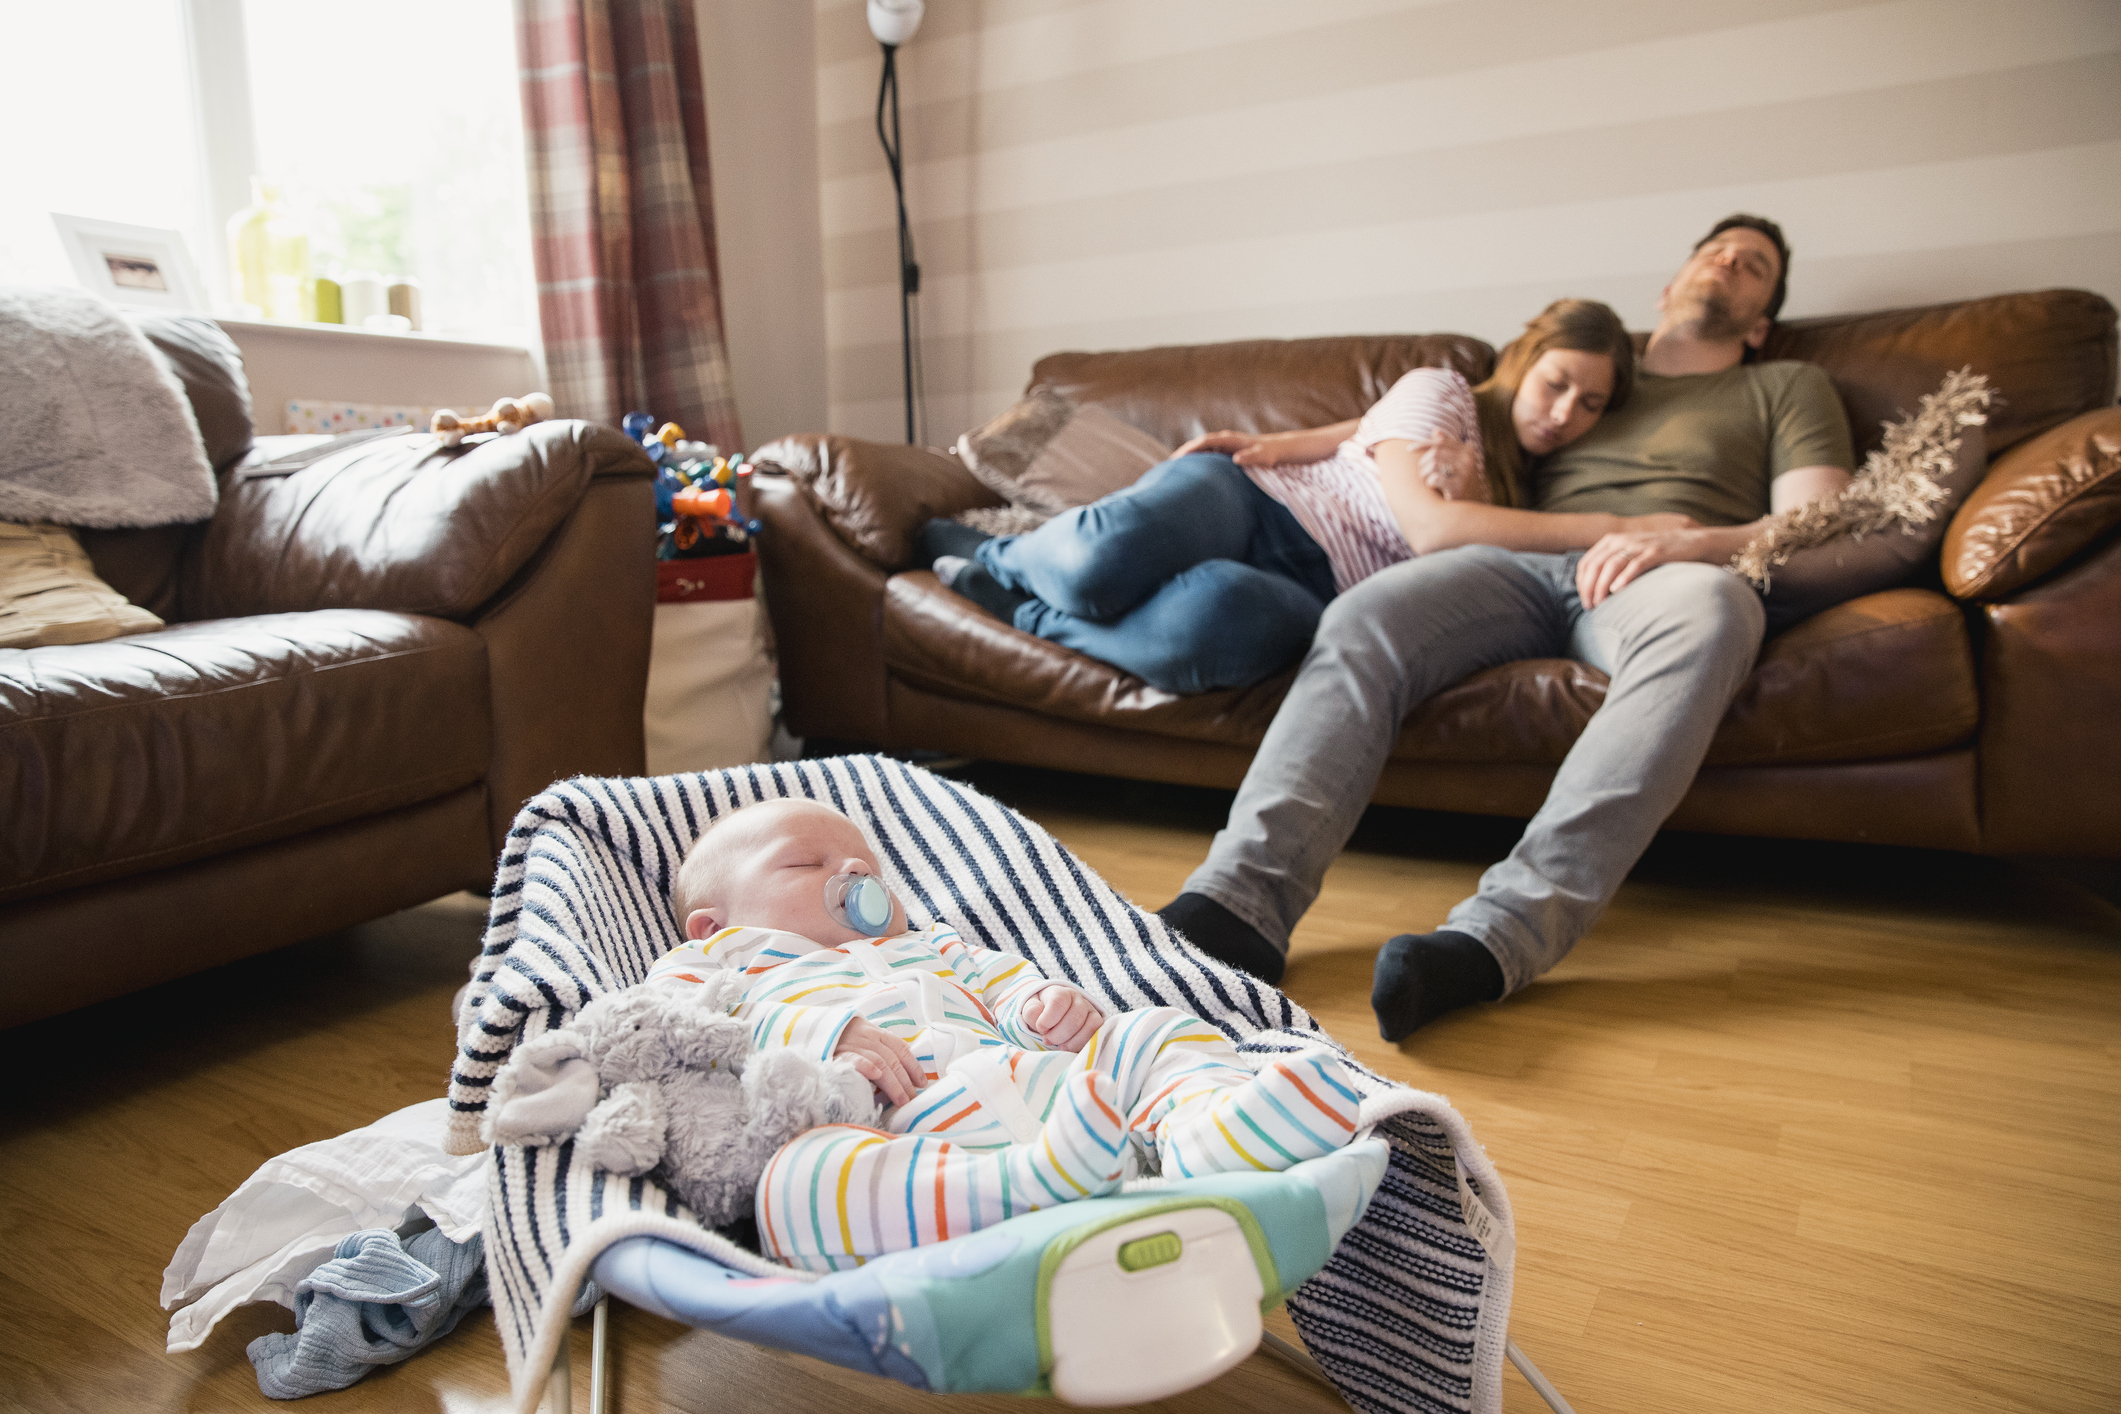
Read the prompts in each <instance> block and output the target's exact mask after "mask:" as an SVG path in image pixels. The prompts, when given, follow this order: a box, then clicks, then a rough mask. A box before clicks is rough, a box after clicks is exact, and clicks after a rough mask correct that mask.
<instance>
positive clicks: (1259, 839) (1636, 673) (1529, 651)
mask: <svg viewBox="0 0 2121 1414" xmlns="http://www.w3.org/2000/svg"><path fill="white" fill-rule="evenodd" d="M1579 558H1580V556H1579V555H1576V554H1568V555H1535V554H1524V553H1519V552H1515V551H1510V550H1498V549H1495V548H1493V547H1491V546H1485V545H1468V546H1463V547H1461V548H1459V549H1456V550H1446V551H1442V552H1440V553H1437V554H1433V555H1422V556H1418V557H1416V558H1415V559H1412V560H1409V561H1406V562H1404V563H1402V564H1398V565H1394V566H1393V567H1392V568H1390V569H1388V570H1384V571H1382V572H1381V573H1378V574H1375V575H1372V576H1371V577H1370V578H1368V579H1366V580H1364V581H1363V582H1362V583H1361V584H1359V585H1357V586H1355V587H1354V588H1353V589H1351V590H1349V591H1348V592H1347V593H1345V594H1343V595H1341V596H1340V597H1339V598H1337V599H1335V600H1334V601H1333V602H1332V604H1331V605H1329V606H1328V607H1327V609H1326V614H1325V617H1324V618H1323V619H1322V620H1321V621H1320V623H1319V626H1318V636H1317V638H1316V639H1315V640H1313V642H1312V645H1311V651H1310V653H1309V654H1308V656H1306V657H1305V659H1304V663H1303V670H1302V671H1301V672H1300V673H1298V675H1297V678H1296V682H1295V684H1294V685H1293V686H1292V687H1291V688H1290V689H1289V695H1288V698H1287V699H1286V700H1285V701H1284V702H1283V703H1282V706H1281V710H1280V711H1279V712H1278V713H1276V714H1275V717H1274V722H1273V725H1272V726H1270V727H1269V728H1268V729H1267V736H1266V740H1264V741H1263V742H1261V743H1260V748H1259V754H1258V755H1257V756H1256V757H1254V758H1253V761H1252V767H1251V769H1250V770H1249V771H1247V772H1246V773H1245V781H1244V785H1243V786H1241V787H1240V788H1239V790H1238V793H1237V800H1236V802H1235V803H1234V804H1233V805H1232V806H1231V808H1230V821H1229V824H1228V825H1227V826H1225V827H1224V828H1223V829H1222V831H1220V832H1219V833H1218V834H1217V835H1216V836H1215V843H1214V846H1213V847H1212V848H1211V849H1210V850H1209V851H1208V858H1207V860H1206V862H1205V863H1203V864H1202V865H1201V866H1200V868H1199V869H1197V870H1195V871H1194V873H1193V877H1192V878H1190V879H1188V880H1187V881H1186V888H1187V890H1188V891H1190V892H1193V893H1200V894H1206V895H1207V896H1208V897H1210V898H1212V899H1214V900H1215V901H1216V902H1218V903H1220V904H1222V905H1223V907H1225V908H1227V909H1229V910H1230V911H1231V912H1232V913H1235V914H1236V915H1237V916H1238V917H1240V918H1242V919H1244V920H1245V921H1246V922H1247V923H1250V924H1251V925H1252V926H1253V927H1254V928H1257V929H1258V930H1259V931H1260V933H1261V934H1262V935H1263V936H1264V937H1266V939H1267V940H1268V941H1269V942H1271V943H1273V944H1274V945H1275V946H1277V947H1279V948H1282V949H1283V950H1285V951H1286V950H1287V948H1288V946H1289V933H1290V930H1291V929H1293V928H1294V927H1295V926H1296V921H1297V920H1298V919H1299V918H1301V917H1303V915H1304V910H1305V909H1307V908H1309V907H1310V906H1311V901H1312V900H1313V899H1315V898H1316V897H1318V889H1319V885H1320V883H1321V882H1322V881H1323V880H1324V878H1325V874H1326V869H1327V867H1328V866H1329V865H1331V864H1332V862H1333V859H1334V856H1336V855H1338V854H1339V853H1340V851H1341V847H1342V846H1343V845H1345V844H1346V843H1347V842H1348V836H1349V835H1350V834H1351V833H1353V832H1354V829H1355V825H1356V822H1357V821H1358V820H1359V819H1360V818H1361V817H1362V812H1363V807H1364V806H1365V805H1367V804H1368V803H1369V799H1370V792H1371V791H1372V790H1373V789H1375V788H1376V784H1377V777H1378V775H1379V773H1380V772H1382V771H1383V769H1384V764H1385V761H1386V759H1387V758H1388V757H1389V756H1390V755H1391V751H1392V746H1393V743H1394V742H1395V741H1396V740H1397V739H1398V736H1399V729H1400V725H1401V723H1402V722H1404V721H1405V720H1406V717H1407V714H1408V713H1409V712H1411V711H1413V709H1414V708H1416V707H1418V706H1419V705H1420V704H1421V703H1422V702H1423V701H1424V700H1426V699H1427V698H1429V697H1430V696H1432V695H1433V694H1435V693H1437V692H1439V691H1441V690H1442V689H1444V688H1446V687H1449V686H1450V685H1451V684H1453V683H1455V682H1458V681H1459V680H1460V679H1462V678H1465V677H1467V676H1468V675H1470V674H1472V673H1475V672H1478V671H1479V670H1481V669H1482V668H1491V667H1494V666H1496V665H1497V664H1500V663H1509V662H1514V661H1517V660H1519V659H1524V658H1558V657H1569V658H1575V659H1578V660H1580V661H1582V662H1585V663H1589V664H1590V665H1592V666H1593V667H1596V668H1599V669H1602V670H1603V671H1604V672H1605V673H1606V674H1607V675H1608V676H1609V677H1610V678H1611V679H1612V684H1611V686H1610V687H1609V688H1608V689H1607V692H1606V700H1605V704H1604V705H1603V706H1602V707H1600V708H1599V709H1598V711H1597V712H1595V713H1593V714H1592V716H1591V721H1590V724H1589V725H1588V726H1586V727H1585V728H1584V730H1583V735H1582V736H1580V737H1578V738H1577V740H1576V744H1575V745H1574V746H1573V747H1571V748H1570V749H1569V754H1568V757H1567V759H1566V760H1564V761H1563V762H1562V764H1561V769H1560V771H1559V772H1558V773H1557V774H1556V776H1555V778H1554V785H1553V788H1552V789H1551V790H1550V791H1549V792H1548V793H1547V798H1546V803H1545V804H1544V805H1542V806H1541V807H1540V809H1539V813H1538V814H1537V815H1535V816H1533V817H1532V822H1531V824H1530V825H1528V826H1527V827H1526V829H1525V832H1524V837H1523V838H1522V839H1521V840H1520V841H1519V842H1518V844H1517V847H1516V848H1515V849H1514V850H1512V851H1511V852H1510V856H1509V858H1507V859H1505V860H1503V861H1502V862H1501V863H1499V864H1497V865H1495V866H1494V867H1493V868H1491V869H1489V870H1488V871H1487V873H1486V874H1484V875H1482V876H1481V880H1480V892H1478V893H1477V894H1475V895H1474V896H1473V897H1472V898H1469V899H1467V900H1465V901H1464V902H1463V903H1461V904H1459V905H1458V906H1457V907H1456V908H1454V909H1452V910H1451V914H1450V917H1449V918H1448V919H1447V920H1446V921H1445V922H1444V923H1443V924H1442V925H1441V926H1443V927H1447V928H1450V929H1453V930H1455V931H1457V932H1460V933H1466V934H1469V935H1471V936H1473V937H1476V938H1478V939H1480V940H1481V942H1482V943H1484V944H1486V946H1487V948H1488V950H1489V951H1490V952H1492V953H1494V954H1495V958H1496V961H1498V962H1499V963H1500V964H1501V965H1502V974H1503V978H1504V981H1505V984H1506V985H1507V987H1508V989H1509V990H1510V991H1515V990H1517V989H1518V988H1519V987H1522V986H1524V985H1525V984H1526V983H1527V982H1529V981H1531V980H1532V979H1533V978H1534V977H1537V976H1538V975H1539V974H1540V973H1542V972H1545V971H1546V970H1547V969H1548V968H1550V967H1552V966H1553V965H1554V964H1555V963H1557V962H1559V961H1560V960H1561V959H1562V957H1563V956H1564V955H1566V954H1567V952H1568V950H1569V949H1570V948H1571V947H1573V946H1574V945H1575V943H1576V940H1577V939H1578V938H1580V937H1582V936H1583V935H1584V933H1585V932H1586V931H1588V930H1589V929H1590V926H1591V924H1592V923H1593V922H1595V921H1596V920H1597V918H1598V915H1599V914H1600V913H1601V912H1603V911H1604V909H1605V906H1606V904H1607V903H1609V902H1610V901H1611V900H1612V897H1613V893H1614V891H1615V890H1616V889H1618V888H1619V887H1620V881H1621V880H1622V879H1623V878H1625V877H1626V876H1627V872H1628V870H1629V869H1630V868H1632V867H1633V865H1634V863H1635V861H1636V860H1637V859H1638V858H1640V857H1641V855H1642V851H1643V850H1644V849H1646V848H1647V847H1648V846H1649V843H1650V839H1651V837H1652V836H1654V835H1655V834H1656V833H1657V827H1658V826H1659V825H1660V824H1662V823H1663V822H1664V818H1665V817H1666V816H1667V815H1669V814H1671V812H1672V808H1673V807H1674V806H1676V805H1677V804H1678V803H1679V799H1680V797H1681V796H1683V795H1685V794H1686V790H1687V787H1688V785H1689V784H1691V783H1692V781H1693V779H1694V772H1695V770H1696V769H1697V768H1699V766H1700V765H1701V760H1702V757H1703V756H1705V755H1706V754H1707V753H1708V748H1709V739H1710V738H1711V737H1712V736H1714V735H1715V732H1716V725H1717V723H1718V722H1720V721H1721V720H1722V719H1723V713H1724V709H1725V708H1727V707H1728V706H1729V705H1730V701H1731V698H1732V697H1733V696H1734V695H1735V694H1736V693H1737V691H1738V688H1739V686H1740V684H1742V683H1743V682H1744V681H1745V678H1746V674H1747V673H1749V672H1750V671H1751V670H1752V666H1753V659H1754V657H1755V656H1756V655H1757V654H1758V653H1759V651H1760V640H1761V635H1762V632H1763V629H1764V623H1765V620H1764V615H1763V613H1762V610H1761V605H1760V598H1759V596H1758V595H1757V594H1755V593H1754V592H1753V590H1752V589H1751V588H1750V587H1748V586H1747V585H1746V584H1745V583H1744V582H1743V581H1742V580H1740V579H1739V578H1738V577H1737V576H1736V575H1732V574H1727V573H1725V572H1724V571H1723V570H1722V569H1720V568H1718V567H1716V566H1714V565H1702V564H1670V565H1661V566H1659V567H1658V568H1656V569H1654V570H1651V571H1650V572H1649V573H1648V574H1646V575H1644V576H1643V577H1642V578H1641V579H1639V580H1637V581H1635V582H1634V583H1633V584H1631V585H1629V586H1628V587H1627V588H1625V589H1623V590H1621V591H1620V592H1619V593H1618V594H1615V595H1612V596H1611V597H1609V598H1608V599H1607V600H1606V601H1605V602H1604V603H1603V604H1600V605H1599V606H1598V607H1597V608H1596V609H1595V610H1592V611H1589V612H1586V611H1585V610H1584V607H1583V602H1582V600H1580V599H1578V598H1577V597H1576V584H1575V570H1576V561H1577V560H1578V559H1579ZM1416 921H1417V920H1409V922H1410V925H1411V924H1413V923H1415V922H1416Z"/></svg>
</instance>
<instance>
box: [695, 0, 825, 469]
mask: <svg viewBox="0 0 2121 1414" xmlns="http://www.w3.org/2000/svg"><path fill="white" fill-rule="evenodd" d="M695 3H696V6H697V9H696V11H695V13H696V15H697V17H698V23H699V31H700V59H701V73H702V76H703V78H704V80H705V82H706V85H707V147H708V155H709V160H710V162H711V163H712V167H713V172H714V206H715V221H714V224H715V234H716V242H717V245H718V247H719V250H718V254H719V257H720V265H721V272H722V323H723V336H724V338H725V339H726V340H727V341H728V345H729V364H730V374H731V377H732V380H733V381H734V384H735V388H736V404H737V417H738V419H739V421H740V422H741V423H742V424H743V429H744V443H745V446H746V447H747V448H751V447H758V446H761V445H763V444H765V443H766V442H769V441H771V440H772V439H773V438H775V437H779V436H783V435H785V434H787V433H790V432H816V431H820V430H822V429H823V428H824V426H825V422H826V408H825V301H824V265H823V256H822V254H821V244H820V243H821V237H820V234H819V226H818V168H817V107H816V77H817V70H816V63H815V58H814V55H813V52H812V43H811V36H812V31H813V25H812V18H811V12H810V7H809V6H808V4H806V3H802V0H695Z"/></svg>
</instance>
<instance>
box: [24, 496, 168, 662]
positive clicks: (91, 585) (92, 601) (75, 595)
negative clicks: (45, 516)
mask: <svg viewBox="0 0 2121 1414" xmlns="http://www.w3.org/2000/svg"><path fill="white" fill-rule="evenodd" d="M160 627H162V620H160V619H158V618H156V617H155V616H154V615H153V614H150V613H149V612H147V610H145V609H143V608H141V607H139V606H138V605H137V604H133V603H131V602H129V601H128V600H127V599H126V597H125V596H124V595H123V594H120V593H119V592H118V591H117V590H115V589H113V588H111V587H110V586H109V585H107V584H105V583H104V582H103V581H102V580H100V579H98V578H96V569H95V566H94V565H92V564H90V563H89V558H88V553H87V552H86V551H84V550H83V549H82V548H81V542H80V540H79V539H77V538H76V537H75V535H74V532H73V531H72V530H70V529H68V528H67V527H66V526H63V525H17V524H15V523H13V522H11V521H0V648H41V647H46V646H49V645H53V644H60V643H100V642H102V641H103V640H104V639H106V638H120V637H123V636H124V635H126V634H128V633H149V632H152V631H153V630H155V629H158V628H160Z"/></svg>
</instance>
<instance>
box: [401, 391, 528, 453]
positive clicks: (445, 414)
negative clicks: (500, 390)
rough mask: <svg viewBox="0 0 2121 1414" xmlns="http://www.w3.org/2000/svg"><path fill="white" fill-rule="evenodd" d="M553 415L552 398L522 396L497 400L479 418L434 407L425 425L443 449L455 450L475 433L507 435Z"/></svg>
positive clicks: (451, 409)
mask: <svg viewBox="0 0 2121 1414" xmlns="http://www.w3.org/2000/svg"><path fill="white" fill-rule="evenodd" d="M551 416H552V399H551V398H549V397H547V396H546V395H545V394H543V393H525V394H524V395H523V396H522V397H520V398H496V399H494V404H493V406H492V407H490V408H488V409H487V410H486V412H485V415H483V416H481V417H465V416H461V415H459V414H458V413H457V412H456V410H455V409H453V408H436V409H435V415H434V418H433V420H432V421H430V422H429V423H428V424H427V425H428V427H429V429H430V430H431V431H433V433H434V434H435V436H437V437H439V438H440V439H441V440H442V445H443V446H445V447H454V446H456V445H457V444H458V443H459V442H462V441H463V440H464V439H465V438H466V437H468V436H470V435H471V434H472V433H474V432H498V433H500V434H501V435H502V436H504V437H505V436H507V435H508V434H509V433H511V432H519V431H521V430H522V429H523V428H525V427H528V426H530V424H531V423H533V422H543V421H544V420H545V419H546V418H548V417H551Z"/></svg>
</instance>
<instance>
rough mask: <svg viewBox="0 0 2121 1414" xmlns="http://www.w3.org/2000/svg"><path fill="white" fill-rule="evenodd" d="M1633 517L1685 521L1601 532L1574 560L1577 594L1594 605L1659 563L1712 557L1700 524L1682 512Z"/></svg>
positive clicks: (1585, 602)
mask: <svg viewBox="0 0 2121 1414" xmlns="http://www.w3.org/2000/svg"><path fill="white" fill-rule="evenodd" d="M1628 519H1629V520H1630V521H1631V522H1633V521H1651V520H1656V521H1663V520H1681V521H1686V522H1687V523H1686V525H1685V526H1672V527H1669V528H1666V529H1658V530H1647V529H1638V528H1635V527H1634V526H1633V525H1631V526H1630V528H1629V529H1626V530H1622V531H1619V532H1617V533H1615V534H1612V535H1607V536H1603V537H1601V538H1600V539H1599V541H1598V542H1597V543H1596V544H1594V545H1593V546H1591V548H1590V549H1588V550H1586V551H1584V552H1583V558H1582V559H1580V560H1578V561H1577V562H1576V597H1577V598H1579V599H1581V600H1582V601H1583V606H1584V607H1585V608H1586V609H1595V608H1597V607H1598V606H1599V605H1600V604H1603V603H1604V602H1605V601H1606V599H1607V598H1608V597H1610V596H1611V595H1614V594H1618V593H1619V592H1620V591H1621V590H1623V589H1625V588H1627V587H1628V586H1629V585H1630V584H1632V583H1634V582H1635V581H1636V580H1637V579H1639V578H1641V577H1642V576H1643V575H1645V574H1647V573H1649V572H1650V571H1651V570H1653V569H1655V568H1657V566H1659V565H1668V564H1674V563H1677V562H1679V561H1683V560H1707V559H1712V558H1715V555H1714V547H1712V546H1710V545H1709V544H1707V543H1706V542H1707V536H1706V534H1705V532H1703V531H1702V530H1701V529H1700V527H1698V526H1696V525H1694V523H1693V522H1692V521H1690V520H1688V519H1687V517H1685V516H1661V515H1660V516H1631V517H1628Z"/></svg>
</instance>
